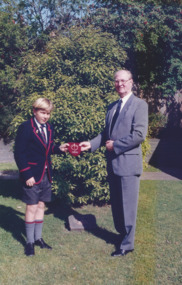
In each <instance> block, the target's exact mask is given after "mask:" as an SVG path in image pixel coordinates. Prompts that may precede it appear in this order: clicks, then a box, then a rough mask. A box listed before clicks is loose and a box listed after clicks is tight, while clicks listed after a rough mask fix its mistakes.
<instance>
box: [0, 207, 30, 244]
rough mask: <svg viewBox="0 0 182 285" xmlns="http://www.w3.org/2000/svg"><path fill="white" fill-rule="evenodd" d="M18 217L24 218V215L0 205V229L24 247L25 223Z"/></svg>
mask: <svg viewBox="0 0 182 285" xmlns="http://www.w3.org/2000/svg"><path fill="white" fill-rule="evenodd" d="M19 215H21V216H23V217H24V214H22V213H21V212H19V211H16V210H14V209H13V208H11V207H6V206H4V205H0V227H1V228H3V229H4V230H5V231H6V232H10V233H11V234H12V236H13V237H14V239H16V240H17V241H18V242H20V243H21V244H22V245H25V239H24V237H23V235H25V230H24V228H25V223H24V219H21V218H20V217H19Z"/></svg>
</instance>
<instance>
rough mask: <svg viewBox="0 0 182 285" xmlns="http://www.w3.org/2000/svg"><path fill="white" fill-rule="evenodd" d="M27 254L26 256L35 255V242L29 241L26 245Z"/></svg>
mask: <svg viewBox="0 0 182 285" xmlns="http://www.w3.org/2000/svg"><path fill="white" fill-rule="evenodd" d="M25 254H26V256H33V255H35V252H34V243H31V242H29V243H27V244H26V246H25Z"/></svg>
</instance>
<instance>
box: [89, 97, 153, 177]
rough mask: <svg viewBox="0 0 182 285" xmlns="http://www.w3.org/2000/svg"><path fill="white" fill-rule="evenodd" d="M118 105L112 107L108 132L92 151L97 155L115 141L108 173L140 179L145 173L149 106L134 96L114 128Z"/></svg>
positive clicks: (107, 117)
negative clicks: (143, 148) (143, 163)
mask: <svg viewBox="0 0 182 285" xmlns="http://www.w3.org/2000/svg"><path fill="white" fill-rule="evenodd" d="M117 103H118V101H116V102H114V103H112V104H110V105H109V107H108V112H107V115H106V124H105V129H104V131H103V132H102V133H101V134H99V135H98V136H97V137H96V138H94V139H92V140H91V141H90V143H91V151H95V150H96V149H97V148H98V147H100V146H101V145H105V142H106V141H107V140H113V141H114V144H113V146H114V151H112V152H109V151H107V152H106V156H107V162H108V173H109V171H110V169H112V171H113V172H114V174H116V175H118V176H131V175H140V174H141V173H142V151H141V143H142V142H143V141H144V139H145V137H146V134H147V130H148V105H147V103H146V102H145V101H144V100H142V99H139V98H138V97H136V96H134V95H133V94H132V95H131V96H130V98H129V99H128V101H127V102H126V104H125V105H124V107H123V109H122V110H121V112H120V114H119V117H118V119H117V121H116V123H115V125H114V128H113V131H112V134H110V127H111V122H112V117H113V113H114V110H115V109H116V106H117Z"/></svg>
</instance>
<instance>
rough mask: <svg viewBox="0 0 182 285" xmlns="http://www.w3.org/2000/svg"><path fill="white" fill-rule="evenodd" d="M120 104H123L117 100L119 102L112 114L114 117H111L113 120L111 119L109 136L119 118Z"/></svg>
mask: <svg viewBox="0 0 182 285" xmlns="http://www.w3.org/2000/svg"><path fill="white" fill-rule="evenodd" d="M122 102H123V101H122V100H119V102H118V106H117V108H116V112H115V113H114V116H113V118H112V122H111V129H110V134H111V133H112V130H113V128H114V125H115V123H116V120H117V118H118V116H119V113H120V109H121V104H122Z"/></svg>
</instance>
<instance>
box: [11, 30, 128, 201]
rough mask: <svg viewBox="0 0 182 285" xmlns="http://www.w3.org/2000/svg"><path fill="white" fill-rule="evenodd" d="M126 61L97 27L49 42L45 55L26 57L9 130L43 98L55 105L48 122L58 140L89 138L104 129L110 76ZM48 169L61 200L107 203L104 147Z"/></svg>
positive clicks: (59, 160) (111, 94) (111, 90)
mask: <svg viewBox="0 0 182 285" xmlns="http://www.w3.org/2000/svg"><path fill="white" fill-rule="evenodd" d="M125 60H126V55H125V52H123V50H122V49H121V48H120V46H119V45H118V44H117V42H116V41H115V39H114V37H113V36H112V35H110V34H108V33H102V32H101V31H100V30H99V29H97V30H96V29H93V28H92V27H87V28H86V29H82V28H80V29H78V28H72V29H71V30H70V31H69V33H68V34H67V36H64V35H60V36H59V37H57V38H56V39H53V40H52V41H51V42H49V43H48V45H47V46H46V52H45V53H44V54H42V53H37V52H36V53H35V52H34V53H32V54H29V55H28V56H27V58H26V62H27V64H28V67H27V73H26V74H24V76H23V77H22V78H21V79H20V80H19V91H20V92H21V97H19V98H17V108H18V109H19V110H20V112H19V114H18V115H17V116H16V117H15V120H14V121H13V125H12V128H13V130H15V129H17V127H18V125H19V124H20V123H21V122H22V121H24V120H25V119H27V118H29V117H30V115H31V109H32V107H31V106H32V102H33V101H34V100H35V99H36V98H37V97H40V96H44V97H47V98H49V99H51V100H52V101H53V102H54V105H55V111H54V113H53V116H52V119H51V120H52V124H53V125H54V129H55V135H56V140H57V141H58V142H60V143H63V142H68V141H78V142H79V141H82V140H85V139H90V138H92V137H93V136H95V135H96V134H98V133H99V132H100V131H101V130H102V129H103V126H104V120H105V113H106V109H107V105H108V104H109V103H110V102H111V101H114V100H115V99H116V98H118V95H117V94H116V93H115V92H114V88H113V74H114V71H115V70H117V69H118V68H121V67H122V66H123V65H124V63H125ZM53 166H54V168H55V177H54V184H53V187H54V189H55V192H56V193H57V194H58V195H59V196H60V197H66V198H69V200H70V201H71V202H72V203H77V204H83V203H88V202H93V201H94V202H98V201H100V202H101V201H103V202H106V201H108V200H109V191H108V187H107V184H106V162H105V157H104V149H102V151H101V152H99V151H98V152H97V153H95V154H88V153H83V154H81V155H80V156H79V157H78V158H77V157H71V156H70V155H69V154H67V155H66V157H63V158H62V157H61V158H60V157H54V158H53Z"/></svg>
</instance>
